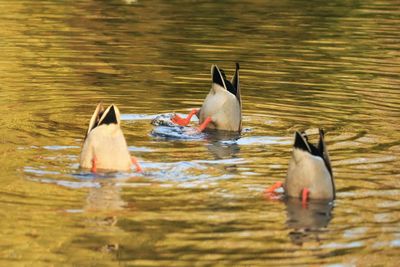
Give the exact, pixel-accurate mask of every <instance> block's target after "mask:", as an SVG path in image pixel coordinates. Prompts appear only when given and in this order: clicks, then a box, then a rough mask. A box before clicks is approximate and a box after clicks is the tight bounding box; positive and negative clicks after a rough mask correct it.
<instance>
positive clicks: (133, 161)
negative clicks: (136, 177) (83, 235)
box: [131, 157, 143, 172]
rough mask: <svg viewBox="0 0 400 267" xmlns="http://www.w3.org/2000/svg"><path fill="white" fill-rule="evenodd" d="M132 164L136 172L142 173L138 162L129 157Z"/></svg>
mask: <svg viewBox="0 0 400 267" xmlns="http://www.w3.org/2000/svg"><path fill="white" fill-rule="evenodd" d="M131 161H132V164H133V165H135V167H136V172H143V169H142V166H140V164H139V162H138V161H137V159H136V158H135V157H131Z"/></svg>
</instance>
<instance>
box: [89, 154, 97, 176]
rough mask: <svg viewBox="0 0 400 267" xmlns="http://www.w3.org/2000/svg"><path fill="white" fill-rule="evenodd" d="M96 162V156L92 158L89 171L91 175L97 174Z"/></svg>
mask: <svg viewBox="0 0 400 267" xmlns="http://www.w3.org/2000/svg"><path fill="white" fill-rule="evenodd" d="M96 162H97V158H96V156H94V157H93V158H92V168H91V169H90V171H91V172H93V173H96V172H97V167H96Z"/></svg>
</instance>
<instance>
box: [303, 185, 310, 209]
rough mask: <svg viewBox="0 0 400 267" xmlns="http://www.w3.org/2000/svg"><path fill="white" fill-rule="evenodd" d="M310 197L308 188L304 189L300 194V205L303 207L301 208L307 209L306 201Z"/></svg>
mask: <svg viewBox="0 0 400 267" xmlns="http://www.w3.org/2000/svg"><path fill="white" fill-rule="evenodd" d="M309 195H310V190H308V188H304V189H303V191H302V192H301V204H302V205H303V208H306V207H307V201H308V198H309Z"/></svg>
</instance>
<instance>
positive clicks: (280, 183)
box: [265, 182, 283, 194]
mask: <svg viewBox="0 0 400 267" xmlns="http://www.w3.org/2000/svg"><path fill="white" fill-rule="evenodd" d="M281 187H283V183H282V182H276V183H275V184H273V185H272V186H270V187H268V188H267V189H265V193H269V194H272V193H275V190H276V189H278V188H281Z"/></svg>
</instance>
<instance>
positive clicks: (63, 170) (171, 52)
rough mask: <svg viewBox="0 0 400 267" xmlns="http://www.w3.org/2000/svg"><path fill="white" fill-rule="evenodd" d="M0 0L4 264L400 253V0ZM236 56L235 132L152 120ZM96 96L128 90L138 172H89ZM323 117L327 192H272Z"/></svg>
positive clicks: (187, 104) (123, 102)
mask: <svg viewBox="0 0 400 267" xmlns="http://www.w3.org/2000/svg"><path fill="white" fill-rule="evenodd" d="M177 5H179V8H177ZM0 6H1V8H0V24H1V25H2V27H0V36H1V38H0V44H1V47H2V49H0V111H1V113H2V116H1V117H0V123H1V125H2V127H1V129H0V144H1V145H0V159H1V162H2V164H1V165H0V171H1V174H2V179H1V182H0V188H1V189H0V201H1V203H2V207H3V208H2V209H1V211H0V215H1V217H2V220H1V227H0V229H1V234H0V235H1V237H2V238H1V240H2V242H1V252H0V253H1V254H0V255H1V260H0V261H1V263H2V264H4V265H9V264H11V263H14V264H15V263H18V264H26V265H31V264H34V265H48V264H52V265H62V264H76V265H82V264H83V265H85V264H93V265H97V264H106V265H109V264H110V265H112V264H117V263H118V262H120V263H122V264H132V265H138V266H143V265H149V266H155V265H158V266H160V265H161V266H165V265H173V266H187V265H193V264H197V265H235V264H237V265H249V266H257V265H258V266H265V265H266V264H268V265H280V266H281V265H285V266H286V265H291V264H300V265H324V264H343V265H360V266H362V265H366V264H367V265H368V264H374V263H377V264H383V265H388V266H395V265H396V263H397V262H398V261H399V256H398V248H399V246H400V233H399V231H398V229H399V226H400V223H399V222H400V218H399V214H400V213H399V204H400V199H399V193H400V190H399V188H400V184H399V178H400V174H399V172H398V169H399V167H400V166H399V155H400V142H399V140H400V134H399V127H400V126H399V124H398V121H399V117H400V113H399V106H400V93H399V90H398V87H399V86H398V85H399V84H400V78H399V72H400V60H399V56H400V53H399V52H398V51H400V50H399V48H400V47H399V46H400V45H399V42H398V40H399V37H400V36H399V32H400V29H399V25H400V17H399V13H400V9H399V7H398V5H397V2H396V1H378V2H376V1H362V2H357V1H333V2H329V3H323V4H321V3H309V2H307V1H296V2H292V1H280V2H276V1H272V2H271V1H257V0H253V1H250V0H249V1H244V2H229V3H228V2H226V1H218V2H206V1H180V2H175V1H168V2H166V1H140V0H139V1H122V0H112V1H86V0H78V1H73V2H69V3H66V2H53V1H8V2H6V1H3V2H2V3H0ZM237 61H239V62H240V63H241V83H242V85H241V87H242V94H243V114H244V117H243V126H244V128H245V131H244V132H243V133H242V136H241V137H240V138H239V139H237V138H234V137H219V138H208V139H206V140H189V141H182V140H165V139H162V138H157V137H155V136H153V135H151V134H150V133H151V132H152V130H153V126H151V125H150V120H151V118H152V117H153V116H154V115H156V114H160V113H166V112H172V111H177V112H182V113H186V112H187V110H189V109H191V108H193V107H198V106H200V105H201V103H202V100H203V99H204V97H205V95H206V94H207V91H208V89H209V86H210V78H209V70H210V66H211V64H218V65H219V66H220V67H222V68H224V69H226V71H227V72H232V71H233V69H234V62H237ZM99 101H104V102H107V103H115V104H117V105H118V106H119V107H120V109H121V112H122V113H123V114H122V115H123V116H125V117H124V118H125V119H124V120H123V125H122V127H123V130H124V133H125V136H126V138H127V141H128V144H129V145H130V150H131V152H132V154H134V155H135V156H137V157H138V158H139V160H140V162H141V163H142V164H143V166H144V167H145V169H146V173H145V174H144V175H136V174H118V175H117V177H116V178H115V177H114V178H112V179H109V178H106V177H96V179H93V177H91V176H90V175H89V176H88V175H87V174H84V173H80V172H79V170H78V155H79V151H80V146H81V144H82V139H83V137H84V133H85V130H86V127H87V123H88V120H89V118H90V115H91V112H92V110H93V108H94V106H95V105H96V104H97V102H99ZM313 127H324V128H325V129H326V130H327V137H326V139H327V143H328V148H329V151H330V155H331V160H332V165H333V170H334V175H335V178H336V187H337V190H338V193H337V200H336V201H335V203H334V206H331V205H325V204H317V205H314V206H310V207H309V208H308V209H306V210H302V209H299V208H297V207H296V204H293V203H285V202H283V201H270V200H266V199H264V198H263V196H262V192H263V190H264V188H265V187H266V186H268V185H271V184H273V183H274V182H276V181H278V180H283V179H284V176H285V172H286V168H287V163H288V158H289V156H290V146H291V142H292V135H293V132H294V131H295V130H298V129H305V128H313ZM221 139H222V140H221ZM236 139H237V140H236ZM319 205H322V207H320V206H319ZM315 207H316V208H315ZM314 208H315V210H314ZM314 211H316V212H314Z"/></svg>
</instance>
